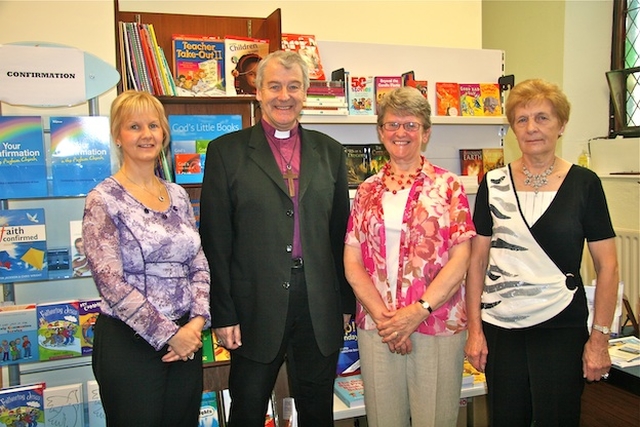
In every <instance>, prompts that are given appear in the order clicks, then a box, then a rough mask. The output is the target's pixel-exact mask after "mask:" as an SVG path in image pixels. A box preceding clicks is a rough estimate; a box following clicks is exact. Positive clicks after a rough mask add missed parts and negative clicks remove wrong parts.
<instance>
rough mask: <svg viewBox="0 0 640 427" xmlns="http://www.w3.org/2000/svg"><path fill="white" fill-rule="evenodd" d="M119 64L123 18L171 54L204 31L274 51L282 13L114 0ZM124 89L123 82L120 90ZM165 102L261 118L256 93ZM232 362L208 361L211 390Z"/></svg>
mask: <svg viewBox="0 0 640 427" xmlns="http://www.w3.org/2000/svg"><path fill="white" fill-rule="evenodd" d="M114 17H115V20H114V22H115V37H116V68H117V69H118V71H119V72H120V74H121V75H123V74H124V73H123V69H122V53H121V48H122V46H121V44H120V38H119V36H118V34H119V28H118V25H119V22H140V23H146V24H153V27H154V31H155V33H156V38H157V40H158V44H159V45H160V47H161V48H162V49H163V50H164V52H165V53H166V54H167V55H168V58H167V59H168V61H169V62H170V61H171V57H170V56H169V55H170V53H171V52H172V45H171V37H172V35H173V34H204V35H209V36H219V37H224V36H226V35H234V36H240V37H255V38H262V39H268V40H269V50H270V51H271V52H273V51H275V50H278V49H280V38H281V33H282V29H281V13H280V9H276V10H275V11H273V12H272V13H271V14H270V15H269V16H267V17H266V18H255V17H232V16H212V15H183V14H171V13H149V12H135V11H122V10H120V6H119V3H118V0H114ZM121 91H122V82H120V84H119V85H118V92H121ZM158 99H159V100H160V102H162V104H163V105H164V108H165V112H166V114H167V115H190V114H194V115H196V114H238V115H241V116H242V125H243V127H248V126H251V125H253V124H254V123H256V121H257V120H259V118H260V114H259V105H258V102H257V101H256V98H255V96H220V97H177V96H158ZM184 187H185V189H186V190H187V192H188V193H189V194H190V195H191V196H192V197H197V198H199V197H200V185H185V186H184ZM229 369H230V365H229V362H214V363H207V364H205V365H204V368H203V379H204V387H205V389H209V390H222V389H225V388H228V387H229ZM275 391H276V396H277V397H278V404H279V405H278V406H279V408H278V409H279V411H281V410H282V398H283V397H286V396H288V395H289V392H288V385H287V377H286V367H284V366H283V369H281V371H280V375H279V376H278V382H277V384H276V388H275Z"/></svg>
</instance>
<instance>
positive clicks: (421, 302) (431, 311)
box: [418, 299, 433, 314]
mask: <svg viewBox="0 0 640 427" xmlns="http://www.w3.org/2000/svg"><path fill="white" fill-rule="evenodd" d="M418 302H419V303H420V305H421V306H422V307H423V308H426V309H427V311H429V314H431V313H433V308H431V304H429V303H428V302H426V301H425V300H423V299H419V300H418Z"/></svg>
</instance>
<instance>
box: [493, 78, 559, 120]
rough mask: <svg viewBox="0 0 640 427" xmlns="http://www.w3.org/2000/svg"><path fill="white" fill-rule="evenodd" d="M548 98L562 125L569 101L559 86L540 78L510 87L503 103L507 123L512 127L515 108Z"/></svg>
mask: <svg viewBox="0 0 640 427" xmlns="http://www.w3.org/2000/svg"><path fill="white" fill-rule="evenodd" d="M544 100H548V101H549V102H551V105H552V106H553V111H554V113H555V115H556V117H557V118H558V120H559V121H560V123H562V125H565V124H567V122H568V121H569V114H570V113H571V103H570V102H569V99H567V95H565V94H564V92H562V90H560V87H559V86H558V85H557V84H555V83H551V82H548V81H546V80H542V79H529V80H524V81H522V82H520V83H518V84H517V85H515V86H514V87H513V89H511V92H510V93H509V98H507V103H506V105H505V112H506V115H507V120H509V125H510V126H511V128H512V129H513V126H514V124H515V120H516V117H515V116H516V108H518V107H522V106H526V105H529V104H530V103H532V102H541V101H544Z"/></svg>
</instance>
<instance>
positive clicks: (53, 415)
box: [44, 383, 84, 427]
mask: <svg viewBox="0 0 640 427" xmlns="http://www.w3.org/2000/svg"><path fill="white" fill-rule="evenodd" d="M44 418H45V427H84V398H83V396H82V384H81V383H77V384H68V385H61V386H57V387H47V388H45V389H44Z"/></svg>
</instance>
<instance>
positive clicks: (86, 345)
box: [79, 299, 100, 356]
mask: <svg viewBox="0 0 640 427" xmlns="http://www.w3.org/2000/svg"><path fill="white" fill-rule="evenodd" d="M79 303H80V305H79V313H80V314H79V319H80V331H81V334H82V335H81V339H80V347H81V349H82V355H83V356H87V355H90V354H91V353H93V336H94V333H93V332H94V328H95V325H96V320H98V316H99V315H100V299H85V300H80V301H79Z"/></svg>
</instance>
